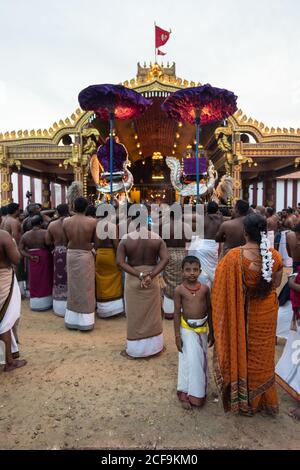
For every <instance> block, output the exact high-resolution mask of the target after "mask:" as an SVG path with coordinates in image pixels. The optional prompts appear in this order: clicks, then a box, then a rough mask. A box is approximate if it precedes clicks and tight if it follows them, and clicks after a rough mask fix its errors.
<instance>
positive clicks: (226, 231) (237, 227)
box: [216, 199, 249, 255]
mask: <svg viewBox="0 0 300 470" xmlns="http://www.w3.org/2000/svg"><path fill="white" fill-rule="evenodd" d="M248 210H249V204H248V202H246V201H242V200H241V199H240V200H239V201H237V202H236V204H235V207H234V218H233V219H232V220H227V221H226V222H223V223H222V225H221V227H220V229H219V231H218V233H217V235H216V241H217V242H219V243H224V245H223V255H225V254H226V253H227V252H228V251H229V250H231V248H235V247H237V246H242V245H245V243H246V240H245V237H244V224H243V221H244V219H245V216H246V215H247V213H248Z"/></svg>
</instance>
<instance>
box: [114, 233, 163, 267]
mask: <svg viewBox="0 0 300 470" xmlns="http://www.w3.org/2000/svg"><path fill="white" fill-rule="evenodd" d="M122 243H123V244H124V248H125V251H126V256H127V258H128V260H127V261H128V264H130V266H142V265H146V266H154V265H156V263H157V259H158V256H159V251H160V248H161V244H162V243H163V240H162V239H161V238H160V237H159V236H158V235H157V238H153V239H150V232H149V239H142V238H138V239H134V238H132V237H131V236H130V235H129V236H127V238H126V239H124V240H123V241H122Z"/></svg>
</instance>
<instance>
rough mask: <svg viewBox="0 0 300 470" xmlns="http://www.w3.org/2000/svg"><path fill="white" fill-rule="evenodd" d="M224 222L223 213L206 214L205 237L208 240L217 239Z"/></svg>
mask: <svg viewBox="0 0 300 470" xmlns="http://www.w3.org/2000/svg"><path fill="white" fill-rule="evenodd" d="M222 222H223V215H222V214H206V215H205V216H204V238H205V239H206V240H215V239H216V235H217V233H218V230H219V228H220V226H221V224H222Z"/></svg>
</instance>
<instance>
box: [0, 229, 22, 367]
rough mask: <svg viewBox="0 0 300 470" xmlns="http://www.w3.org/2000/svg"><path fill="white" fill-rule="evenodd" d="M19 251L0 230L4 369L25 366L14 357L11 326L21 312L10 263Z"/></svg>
mask: <svg viewBox="0 0 300 470" xmlns="http://www.w3.org/2000/svg"><path fill="white" fill-rule="evenodd" d="M20 258H21V256H20V253H19V251H18V248H17V245H16V242H15V241H14V240H13V238H12V237H11V235H10V234H9V233H7V232H6V231H4V230H0V286H1V287H0V340H1V341H3V342H4V344H5V363H6V364H5V367H4V371H6V372H10V371H12V370H14V369H16V368H18V367H22V366H25V364H26V361H25V360H18V359H14V358H13V356H14V355H15V354H16V353H18V346H17V343H16V340H15V337H14V334H13V327H14V325H15V323H16V322H17V320H18V319H19V318H20V314H21V294H20V289H19V286H18V283H17V280H16V277H15V275H14V271H13V268H12V265H13V264H14V265H16V264H18V263H19V261H20Z"/></svg>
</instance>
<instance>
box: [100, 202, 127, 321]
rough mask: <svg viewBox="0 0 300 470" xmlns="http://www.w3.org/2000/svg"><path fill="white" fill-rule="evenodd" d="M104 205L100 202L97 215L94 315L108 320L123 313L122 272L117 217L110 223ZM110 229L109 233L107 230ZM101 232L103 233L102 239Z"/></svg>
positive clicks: (109, 217)
mask: <svg viewBox="0 0 300 470" xmlns="http://www.w3.org/2000/svg"><path fill="white" fill-rule="evenodd" d="M107 208H110V206H109V205H107V203H101V204H100V205H99V206H98V208H97V212H96V217H97V230H96V235H95V240H94V243H95V245H94V246H95V250H96V299H97V315H98V317H100V318H109V317H113V316H115V315H120V314H122V313H124V301H123V282H122V271H121V269H120V268H119V266H118V265H117V259H116V253H117V249H118V244H119V235H118V224H117V217H115V220H112V218H111V216H110V215H109V213H108V211H107V210H106V209H107ZM110 229H111V230H110ZM101 232H103V234H104V232H105V233H106V235H107V236H106V238H102V236H101Z"/></svg>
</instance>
